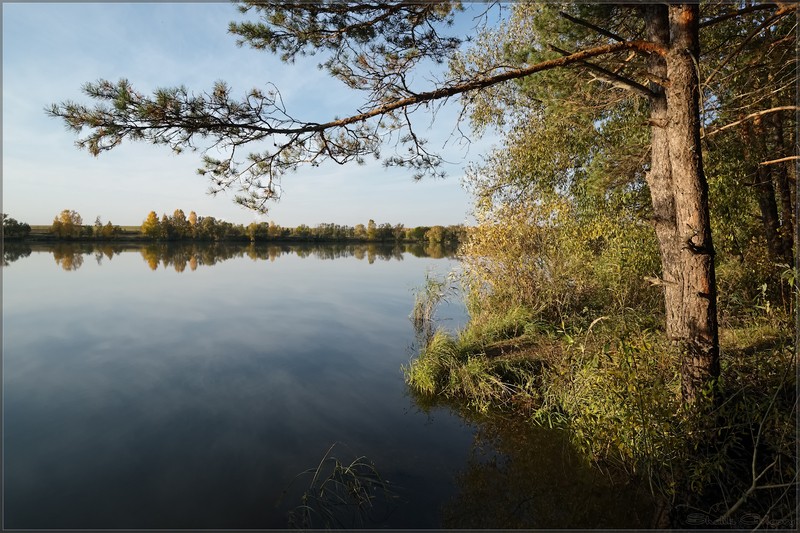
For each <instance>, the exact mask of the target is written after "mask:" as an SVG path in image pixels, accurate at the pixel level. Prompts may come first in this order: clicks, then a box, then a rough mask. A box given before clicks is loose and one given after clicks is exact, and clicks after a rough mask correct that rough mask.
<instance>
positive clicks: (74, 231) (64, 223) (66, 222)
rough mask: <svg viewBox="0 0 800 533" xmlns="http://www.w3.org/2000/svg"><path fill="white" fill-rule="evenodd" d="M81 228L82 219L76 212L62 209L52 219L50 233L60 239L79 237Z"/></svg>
mask: <svg viewBox="0 0 800 533" xmlns="http://www.w3.org/2000/svg"><path fill="white" fill-rule="evenodd" d="M82 227H83V219H82V218H81V216H80V215H79V214H78V212H77V211H73V210H70V209H64V210H63V211H61V213H60V214H59V215H58V216H57V217H56V218H54V219H53V224H52V226H50V233H52V234H53V235H56V236H58V237H61V238H72V237H79V236H80V235H81V229H82Z"/></svg>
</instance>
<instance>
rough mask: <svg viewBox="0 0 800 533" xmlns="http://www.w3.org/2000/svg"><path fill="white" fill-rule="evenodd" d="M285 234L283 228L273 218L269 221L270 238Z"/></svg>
mask: <svg viewBox="0 0 800 533" xmlns="http://www.w3.org/2000/svg"><path fill="white" fill-rule="evenodd" d="M282 234H283V229H282V228H281V227H280V226H279V225H277V224H275V222H273V221H272V220H270V221H269V231H268V236H269V238H270V239H277V238H280V237H281V236H282Z"/></svg>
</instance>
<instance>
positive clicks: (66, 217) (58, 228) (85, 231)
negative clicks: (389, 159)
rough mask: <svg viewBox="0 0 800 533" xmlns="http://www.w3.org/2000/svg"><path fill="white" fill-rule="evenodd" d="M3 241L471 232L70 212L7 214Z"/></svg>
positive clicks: (454, 235)
mask: <svg viewBox="0 0 800 533" xmlns="http://www.w3.org/2000/svg"><path fill="white" fill-rule="evenodd" d="M3 232H4V238H9V239H21V238H39V239H46V240H88V239H93V240H94V239H98V240H121V239H125V240H149V241H183V240H196V241H250V242H270V241H306V242H342V241H352V242H429V243H437V244H456V243H458V242H461V241H462V240H463V239H464V237H465V236H466V228H465V227H464V226H462V225H455V226H417V227H409V228H406V227H405V226H404V225H403V224H395V225H391V224H388V223H383V224H376V223H375V221H374V220H369V222H367V224H366V225H365V224H356V225H355V226H345V225H340V224H319V225H317V226H315V227H310V226H306V225H305V224H301V225H300V226H297V227H294V228H292V227H282V226H280V225H278V224H276V223H275V222H259V223H256V222H253V223H251V224H249V225H247V226H244V225H243V224H233V223H231V222H226V221H224V220H217V219H216V218H214V217H211V216H198V215H197V214H196V213H195V212H194V211H191V212H190V213H189V215H188V216H186V214H185V213H184V212H183V210H182V209H176V210H175V212H174V213H173V214H172V216H169V215H167V214H163V215H161V217H159V216H158V215H157V214H156V212H155V211H150V213H149V214H148V215H147V217H146V218H145V219H144V221H143V222H142V225H141V226H118V225H114V224H112V223H111V222H106V223H105V224H104V223H103V222H102V221H101V220H100V217H99V216H98V217H97V219H96V220H95V223H94V225H84V224H83V219H82V218H81V216H80V214H78V213H77V212H76V211H72V210H69V209H65V210H64V211H62V212H61V213H60V214H59V215H58V216H56V217H55V218H54V219H53V223H52V224H51V225H50V226H38V227H37V226H34V227H33V229H32V228H31V226H29V225H28V224H24V223H20V222H17V221H16V220H14V219H13V218H8V216H7V215H5V214H3Z"/></svg>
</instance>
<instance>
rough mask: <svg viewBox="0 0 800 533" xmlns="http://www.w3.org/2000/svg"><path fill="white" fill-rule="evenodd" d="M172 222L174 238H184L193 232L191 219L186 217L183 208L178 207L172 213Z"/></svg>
mask: <svg viewBox="0 0 800 533" xmlns="http://www.w3.org/2000/svg"><path fill="white" fill-rule="evenodd" d="M170 224H171V226H172V236H173V237H174V238H177V239H183V238H185V237H186V236H188V235H190V233H191V231H190V227H189V221H188V220H187V219H186V215H185V214H184V213H183V209H176V210H175V212H174V213H172V218H171V219H170Z"/></svg>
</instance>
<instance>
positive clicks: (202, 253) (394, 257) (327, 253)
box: [139, 241, 444, 272]
mask: <svg viewBox="0 0 800 533" xmlns="http://www.w3.org/2000/svg"><path fill="white" fill-rule="evenodd" d="M412 246H417V245H381V244H376V243H359V244H353V243H317V244H309V243H303V244H295V243H292V244H290V243H280V244H276V243H269V244H259V243H249V244H241V243H229V242H221V241H220V242H211V243H198V242H192V243H151V244H146V245H144V246H141V247H140V248H139V252H140V253H141V254H142V257H143V258H144V260H145V262H147V264H148V265H149V266H150V268H151V269H153V270H155V269H157V268H158V266H159V264H161V265H162V266H163V267H164V268H169V267H172V268H174V269H175V271H176V272H183V271H184V270H185V269H186V267H187V266H188V267H189V269H190V270H195V269H196V268H197V267H198V266H201V265H206V266H208V265H214V264H216V263H217V262H220V261H226V260H228V259H232V258H235V257H248V258H250V259H252V260H253V261H259V260H261V261H270V262H272V261H275V260H276V259H277V258H279V257H280V256H282V255H290V254H293V255H296V256H297V257H300V258H303V259H305V258H308V257H313V258H315V259H323V260H326V259H339V258H346V257H355V258H356V259H359V260H363V259H365V258H366V259H367V261H369V262H370V263H373V262H374V261H375V260H376V259H380V260H382V261H402V260H403V254H404V253H407V252H409V251H410V248H411V247H412ZM427 248H428V247H426V249H427ZM438 248H441V247H438ZM426 249H420V248H419V247H417V248H415V249H414V251H413V252H412V253H413V254H414V255H415V256H417V257H427V255H426V253H425V251H426ZM434 251H435V252H436V253H437V255H436V256H435V257H444V255H442V253H441V252H440V251H437V249H436V247H434Z"/></svg>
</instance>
